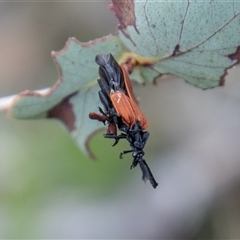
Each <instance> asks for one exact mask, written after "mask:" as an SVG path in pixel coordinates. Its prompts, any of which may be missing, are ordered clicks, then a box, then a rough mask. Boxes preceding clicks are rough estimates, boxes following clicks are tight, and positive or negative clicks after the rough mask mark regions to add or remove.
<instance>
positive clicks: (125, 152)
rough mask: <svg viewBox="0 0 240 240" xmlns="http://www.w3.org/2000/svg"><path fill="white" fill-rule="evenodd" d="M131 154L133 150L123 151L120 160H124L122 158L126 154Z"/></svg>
mask: <svg viewBox="0 0 240 240" xmlns="http://www.w3.org/2000/svg"><path fill="white" fill-rule="evenodd" d="M131 152H133V150H126V151H122V152H120V154H119V158H122V156H123V155H124V154H127V153H131ZM132 165H133V164H132ZM134 167H135V166H134Z"/></svg>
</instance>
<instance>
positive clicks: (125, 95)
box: [89, 54, 158, 188]
mask: <svg viewBox="0 0 240 240" xmlns="http://www.w3.org/2000/svg"><path fill="white" fill-rule="evenodd" d="M96 63H97V64H98V65H100V67H99V75H100V79H98V84H99V86H100V90H99V92H98V94H99V98H100V101H101V102H102V104H103V106H104V109H105V111H103V110H102V109H101V108H99V111H100V113H101V114H98V113H95V112H91V113H89V118H90V119H93V120H98V121H101V122H103V123H104V124H105V122H107V123H108V128H107V133H106V134H105V135H104V137H105V138H113V139H115V143H114V144H113V146H114V145H116V144H117V143H118V141H119V139H122V138H125V139H126V140H127V141H128V142H129V144H130V147H131V150H127V151H123V152H121V153H120V157H122V155H123V154H126V153H130V152H131V153H132V156H133V162H132V165H131V168H134V167H135V166H137V165H138V164H139V166H140V168H141V170H142V173H143V176H142V179H143V180H144V181H145V180H146V179H148V180H149V181H150V183H151V184H152V186H153V187H154V188H156V187H157V185H158V183H157V182H156V180H155V179H154V177H153V174H152V173H151V170H150V169H149V167H148V165H147V163H146V161H145V160H144V159H143V156H144V151H143V148H144V146H145V144H146V142H147V139H148V137H149V132H147V131H143V130H146V128H147V127H148V121H147V119H146V117H145V116H144V115H143V113H142V111H141V110H140V108H139V107H138V105H137V101H136V98H135V96H134V94H133V90H132V85H131V82H130V79H129V76H128V73H127V71H126V69H125V67H124V66H119V65H118V63H117V62H116V60H115V59H114V57H113V56H112V55H111V54H107V55H97V56H96ZM117 128H118V129H119V130H120V131H121V132H122V133H121V134H120V135H117Z"/></svg>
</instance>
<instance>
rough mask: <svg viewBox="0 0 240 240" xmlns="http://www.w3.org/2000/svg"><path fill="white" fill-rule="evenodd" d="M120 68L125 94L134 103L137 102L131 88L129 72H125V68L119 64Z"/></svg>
mask: <svg viewBox="0 0 240 240" xmlns="http://www.w3.org/2000/svg"><path fill="white" fill-rule="evenodd" d="M121 69H122V73H123V79H124V84H125V85H124V86H125V89H126V94H127V95H128V96H129V98H130V99H132V100H133V101H134V102H135V103H137V99H136V97H135V95H134V93H133V89H132V83H131V80H130V78H129V74H128V72H127V70H126V69H125V67H124V66H121Z"/></svg>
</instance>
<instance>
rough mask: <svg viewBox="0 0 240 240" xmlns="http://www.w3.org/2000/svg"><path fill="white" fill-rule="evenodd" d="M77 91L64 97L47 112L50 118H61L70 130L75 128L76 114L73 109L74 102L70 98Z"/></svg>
mask: <svg viewBox="0 0 240 240" xmlns="http://www.w3.org/2000/svg"><path fill="white" fill-rule="evenodd" d="M76 93H77V92H75V93H73V94H71V95H70V96H68V97H66V98H64V99H63V100H62V101H61V102H60V103H59V104H58V105H56V106H54V107H53V108H52V109H50V110H49V111H48V112H47V117H48V118H57V119H59V120H61V121H62V122H63V123H64V124H65V125H66V127H67V129H68V130H69V131H70V132H71V131H73V130H74V129H75V125H74V123H75V115H74V112H73V109H72V104H71V103H70V102H69V100H70V98H71V97H72V96H73V95H75V94H76Z"/></svg>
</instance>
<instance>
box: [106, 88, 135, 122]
mask: <svg viewBox="0 0 240 240" xmlns="http://www.w3.org/2000/svg"><path fill="white" fill-rule="evenodd" d="M110 98H111V101H112V104H113V106H114V108H115V110H116V112H117V113H118V114H119V115H120V116H121V118H122V120H123V122H124V123H125V124H126V125H128V126H132V125H134V124H135V123H136V116H135V112H134V110H133V108H132V104H131V103H130V99H129V97H128V96H126V95H125V94H124V93H123V92H121V91H116V92H114V91H112V92H111V93H110Z"/></svg>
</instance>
